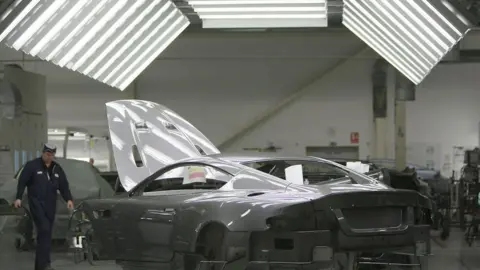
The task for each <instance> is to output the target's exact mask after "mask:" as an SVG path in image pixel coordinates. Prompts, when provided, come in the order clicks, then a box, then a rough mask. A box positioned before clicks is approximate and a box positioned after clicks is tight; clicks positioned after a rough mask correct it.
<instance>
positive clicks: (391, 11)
mask: <svg viewBox="0 0 480 270" xmlns="http://www.w3.org/2000/svg"><path fill="white" fill-rule="evenodd" d="M343 24H344V25H345V27H347V28H348V29H350V30H351V31H352V32H353V33H354V34H355V35H357V36H358V37H359V38H360V39H362V40H363V41H364V42H365V43H367V44H368V45H369V46H370V47H371V48H372V49H373V50H375V51H376V52H377V53H378V54H379V55H380V56H382V57H383V58H385V60H387V61H388V62H389V63H390V64H392V65H393V66H394V67H395V68H396V69H397V70H398V71H399V72H401V73H402V74H403V75H405V77H407V78H408V79H409V80H411V81H412V82H413V83H415V84H419V83H421V82H422V81H423V80H424V79H425V77H426V76H427V75H428V74H429V73H430V72H431V71H432V69H433V68H434V67H435V66H436V65H437V64H438V63H439V62H440V61H441V60H442V59H443V57H445V55H447V53H448V52H449V51H450V50H451V49H452V48H453V47H454V46H455V45H456V44H457V43H458V42H459V41H460V40H461V39H462V38H463V37H464V36H465V34H466V33H467V32H468V31H469V30H470V28H471V27H472V24H471V23H470V22H468V20H467V19H466V18H464V17H463V16H461V15H460V13H459V12H457V11H455V10H453V7H452V6H451V5H449V4H448V3H447V2H446V1H445V0H388V1H385V0H368V1H365V0H344V11H343Z"/></svg>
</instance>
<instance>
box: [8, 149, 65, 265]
mask: <svg viewBox="0 0 480 270" xmlns="http://www.w3.org/2000/svg"><path fill="white" fill-rule="evenodd" d="M56 150H57V148H56V147H55V146H52V145H48V144H45V145H44V147H43V152H42V156H41V157H39V158H37V159H34V160H31V161H29V162H27V163H26V164H25V166H24V167H23V170H22V172H21V173H20V177H19V178H18V186H17V196H16V200H15V203H14V205H15V207H16V208H20V207H22V197H23V193H24V191H25V187H26V188H27V190H28V194H27V196H28V204H29V206H30V214H31V217H32V219H33V223H34V224H35V226H36V228H37V247H36V255H35V270H47V269H52V267H51V266H50V250H51V244H52V229H53V222H54V221H55V212H56V206H57V190H58V191H60V194H61V195H62V197H63V199H64V200H65V201H66V202H67V207H68V208H69V209H73V199H72V194H71V192H70V188H69V186H68V181H67V177H66V175H65V172H64V171H63V169H62V167H60V165H59V164H57V163H56V162H55V161H54V158H55V153H56Z"/></svg>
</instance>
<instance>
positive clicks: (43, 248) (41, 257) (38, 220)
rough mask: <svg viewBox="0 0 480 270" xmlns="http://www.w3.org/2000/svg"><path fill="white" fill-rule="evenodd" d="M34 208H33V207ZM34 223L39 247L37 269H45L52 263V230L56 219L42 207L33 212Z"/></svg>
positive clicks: (36, 259)
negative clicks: (42, 209)
mask: <svg viewBox="0 0 480 270" xmlns="http://www.w3.org/2000/svg"><path fill="white" fill-rule="evenodd" d="M32 210H33V209H32ZM31 215H32V219H33V223H34V224H35V227H36V228H37V247H36V253H35V270H44V269H45V268H46V267H47V266H48V265H50V262H51V260H50V252H51V249H52V230H53V222H54V219H53V218H51V217H49V216H48V215H46V213H45V212H44V211H41V209H35V210H34V211H32V212H31Z"/></svg>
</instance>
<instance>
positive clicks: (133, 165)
mask: <svg viewBox="0 0 480 270" xmlns="http://www.w3.org/2000/svg"><path fill="white" fill-rule="evenodd" d="M106 107H107V118H108V127H109V132H110V138H111V143H112V148H113V154H114V157H115V163H116V165H117V171H118V176H119V178H120V182H121V184H122V186H123V187H124V188H125V190H126V191H130V190H131V189H132V188H133V187H134V186H135V185H137V184H138V183H139V182H141V181H142V180H143V179H145V178H147V177H148V176H150V175H151V174H153V173H154V172H156V171H157V170H159V169H161V168H163V167H164V166H166V165H168V164H171V163H174V162H176V161H178V160H181V159H184V158H189V157H196V156H202V155H212V154H218V153H220V151H219V150H218V149H217V148H216V147H215V145H214V144H213V143H212V142H211V141H210V140H209V139H208V138H207V137H205V135H203V134H202V133H201V132H200V131H199V130H198V129H197V128H195V127H194V126H193V125H192V124H190V123H189V122H188V121H186V120H185V119H183V118H182V117H181V116H179V115H178V114H176V113H175V112H174V111H172V110H170V109H169V108H167V107H165V106H162V105H160V104H157V103H154V102H150V101H143V100H118V101H112V102H108V103H106Z"/></svg>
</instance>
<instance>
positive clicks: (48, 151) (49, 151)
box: [42, 143, 57, 164]
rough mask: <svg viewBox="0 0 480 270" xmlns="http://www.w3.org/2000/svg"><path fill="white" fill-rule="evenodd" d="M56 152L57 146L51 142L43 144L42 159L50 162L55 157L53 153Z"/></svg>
mask: <svg viewBox="0 0 480 270" xmlns="http://www.w3.org/2000/svg"><path fill="white" fill-rule="evenodd" d="M56 153H57V147H56V146H55V145H51V144H47V143H46V144H44V145H43V151H42V159H43V162H45V163H47V164H48V163H51V162H52V161H53V159H54V158H55V154H56Z"/></svg>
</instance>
